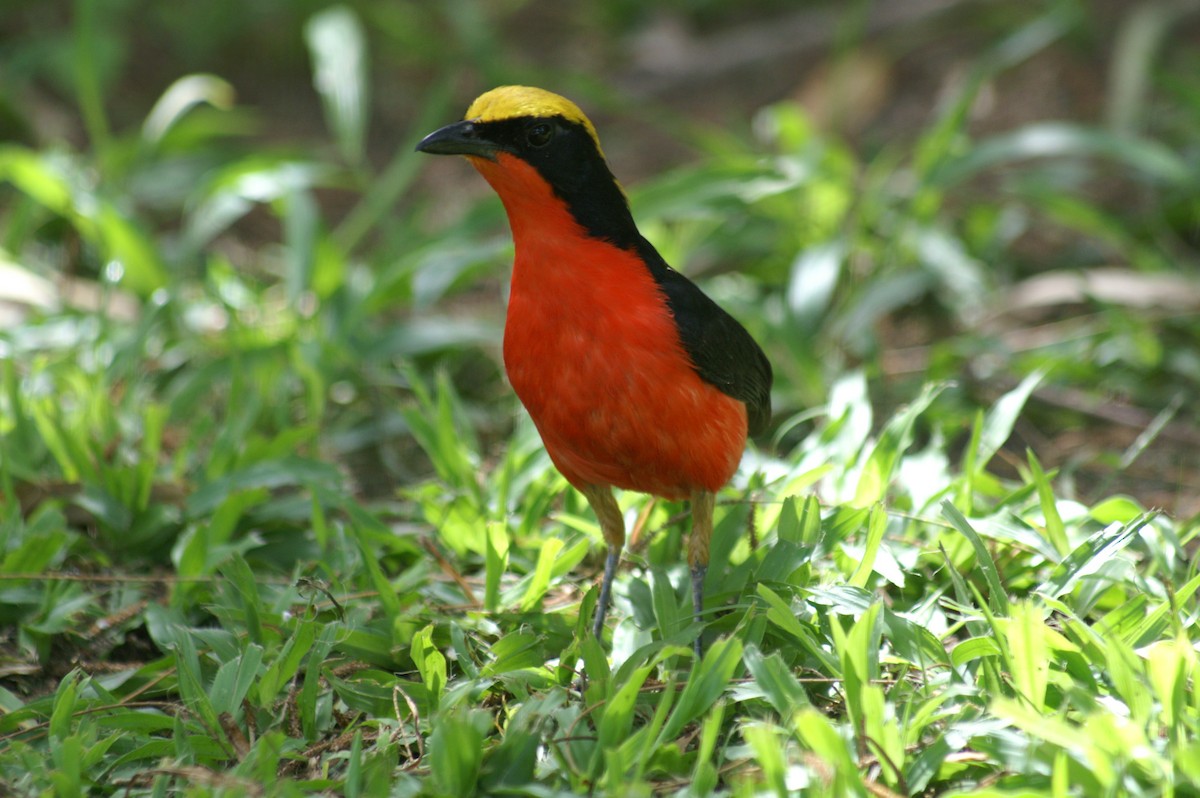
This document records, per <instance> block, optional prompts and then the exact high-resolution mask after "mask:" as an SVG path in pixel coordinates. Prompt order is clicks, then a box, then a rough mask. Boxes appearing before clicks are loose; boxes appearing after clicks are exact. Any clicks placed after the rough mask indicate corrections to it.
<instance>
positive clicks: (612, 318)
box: [470, 154, 747, 499]
mask: <svg viewBox="0 0 1200 798" xmlns="http://www.w3.org/2000/svg"><path fill="white" fill-rule="evenodd" d="M470 160H471V162H472V163H473V164H474V166H475V168H476V169H478V170H479V172H480V173H481V174H482V175H483V176H484V178H486V179H487V181H488V182H489V183H490V184H491V185H492V187H493V188H494V189H495V191H496V193H497V194H499V196H500V198H501V200H502V201H503V203H504V206H505V209H506V210H507V212H508V218H509V222H510V224H511V226H512V233H513V239H514V241H515V244H516V259H515V262H514V264H513V275H512V290H511V295H510V297H509V306H508V317H507V320H506V323H505V329H504V364H505V368H506V370H507V372H508V377H509V380H510V382H511V383H512V386H513V389H514V390H515V391H516V393H517V396H518V397H519V398H520V399H521V402H522V404H524V405H525V407H526V409H527V410H528V411H529V414H530V416H531V417H532V418H533V421H534V424H536V425H537V428H538V431H539V432H540V433H541V436H542V440H543V442H544V443H545V446H546V450H547V451H548V452H549V454H550V458H551V459H552V460H553V461H554V464H555V466H556V467H557V468H558V470H559V471H561V472H562V474H563V476H565V477H566V478H567V481H568V482H570V483H571V484H572V485H574V486H576V487H578V488H582V487H584V486H586V485H613V486H616V487H619V488H625V489H628V490H636V491H640V492H644V493H652V494H654V495H657V496H662V497H664V498H667V499H682V498H687V497H688V496H690V495H691V493H692V492H693V491H696V490H707V491H717V490H718V489H720V487H721V486H722V485H724V484H725V483H726V482H728V481H729V479H730V477H732V476H733V473H734V471H736V470H737V466H738V462H739V461H740V459H741V455H742V451H743V449H744V448H745V444H746V431H747V430H746V427H747V421H746V406H745V404H743V403H742V402H740V401H738V400H737V399H734V398H732V397H730V396H728V395H726V394H724V393H722V392H721V391H719V390H718V389H717V388H715V387H713V386H712V385H710V384H709V383H707V382H705V381H704V380H702V379H701V378H700V376H699V375H698V374H697V373H696V370H695V368H694V365H693V363H692V361H691V358H690V357H689V356H688V354H687V352H686V351H685V349H684V347H683V345H682V343H681V341H680V337H679V330H678V327H677V326H676V324H675V320H674V318H673V317H672V315H671V311H670V308H669V307H668V304H667V300H666V296H665V295H664V294H663V292H662V290H661V289H660V287H659V285H658V283H656V282H655V280H654V278H653V277H652V276H651V273H650V271H649V270H648V269H647V267H646V264H645V263H644V262H643V261H641V260H640V259H639V257H638V256H637V255H636V254H635V253H634V252H631V251H628V250H624V249H620V248H618V247H616V246H614V245H612V244H611V243H609V242H607V241H603V240H600V239H597V238H593V237H590V236H588V235H586V233H585V231H584V230H583V229H582V228H581V227H580V226H579V224H578V222H576V221H575V219H574V218H573V217H572V215H571V213H570V212H569V211H568V209H567V208H566V206H565V204H564V203H563V202H562V201H561V200H560V199H559V198H557V197H556V196H554V194H553V191H552V190H551V188H550V186H549V185H548V184H547V183H546V181H545V180H544V179H543V178H542V176H541V175H540V174H539V173H538V172H537V170H536V169H534V168H533V167H531V166H529V165H528V164H527V163H525V162H524V161H522V160H520V159H518V158H515V157H513V156H509V155H504V154H502V155H500V156H498V157H497V158H496V159H495V160H488V159H484V158H471V159H470Z"/></svg>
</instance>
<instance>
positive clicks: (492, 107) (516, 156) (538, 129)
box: [417, 86, 636, 244]
mask: <svg viewBox="0 0 1200 798" xmlns="http://www.w3.org/2000/svg"><path fill="white" fill-rule="evenodd" d="M417 150H419V151H420V152H427V153H430V154H433V155H465V156H466V157H467V159H468V160H470V161H471V164H472V165H473V166H474V167H475V168H476V169H477V170H479V172H480V173H481V174H482V175H483V176H484V177H485V178H486V179H487V181H488V182H489V183H491V184H492V187H493V188H495V189H496V192H497V193H498V194H499V195H500V198H501V199H502V200H503V201H504V204H505V207H506V208H507V209H508V212H509V218H510V220H512V221H513V223H514V232H515V230H516V226H517V225H518V224H519V223H520V221H521V220H522V219H530V220H535V219H537V218H538V217H539V216H541V215H543V214H545V213H547V212H550V211H551V202H550V198H551V197H553V198H554V202H555V204H557V203H561V207H562V209H563V210H564V211H568V212H569V213H570V216H571V217H573V218H574V219H575V221H576V222H577V223H578V224H580V225H581V226H582V227H583V228H584V229H585V230H586V231H587V232H588V233H589V234H591V235H594V236H597V237H600V238H605V239H608V240H612V241H615V242H618V243H621V244H625V243H626V242H628V241H630V240H632V237H633V236H635V235H636V229H635V228H634V226H633V220H632V218H631V217H630V216H629V203H628V200H627V199H626V197H625V193H624V191H623V190H622V188H621V186H620V184H618V183H617V181H616V178H614V177H613V175H612V172H611V171H609V168H608V163H607V162H606V161H605V159H604V152H603V150H601V149H600V138H599V136H597V135H596V128H595V127H594V126H593V125H592V123H591V121H590V120H589V119H588V118H587V117H586V116H585V115H584V113H583V111H581V110H580V109H579V106H578V105H576V104H575V103H573V102H571V101H570V100H568V99H567V98H565V97H561V96H559V95H557V94H554V93H552V92H549V91H546V90H545V89H537V88H533V87H531V86H501V87H499V88H496V89H492V90H491V91H489V92H486V93H485V94H482V95H480V96H479V97H478V98H477V99H476V100H475V102H473V103H471V107H470V108H468V109H467V113H466V117H465V118H464V119H463V120H462V121H461V122H454V123H453V124H449V125H446V126H445V127H443V128H439V129H438V130H435V131H433V132H432V133H430V134H429V135H428V136H426V137H425V138H424V139H422V141H421V143H420V144H418V145H417Z"/></svg>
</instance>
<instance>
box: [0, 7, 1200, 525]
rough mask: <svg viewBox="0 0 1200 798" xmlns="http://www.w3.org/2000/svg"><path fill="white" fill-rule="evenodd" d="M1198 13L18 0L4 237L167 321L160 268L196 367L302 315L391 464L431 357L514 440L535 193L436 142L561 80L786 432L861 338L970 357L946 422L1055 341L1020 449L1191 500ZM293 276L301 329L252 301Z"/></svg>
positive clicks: (5, 103)
mask: <svg viewBox="0 0 1200 798" xmlns="http://www.w3.org/2000/svg"><path fill="white" fill-rule="evenodd" d="M331 9H332V10H331ZM1195 25H1196V19H1195V8H1194V6H1193V5H1192V4H1189V3H1166V2H1163V3H1153V2H1148V3H1135V4H1129V3H1125V2H1103V1H1102V0H1097V1H1096V2H1083V1H1082V0H1080V1H1074V0H1055V1H1054V2H1038V3H1012V2H994V1H993V2H986V1H983V0H960V1H959V2H949V1H944V2H932V1H928V0H927V1H925V2H920V1H917V0H914V1H913V2H905V3H896V4H885V5H878V4H872V3H866V2H863V3H856V4H851V5H850V6H848V7H843V6H842V5H840V4H832V3H821V2H809V3H776V2H759V3H751V4H730V3H721V2H684V1H683V0H679V2H665V3H657V4H651V5H646V4H636V3H623V2H610V3H598V4H591V5H589V6H587V7H581V8H562V7H559V6H558V5H556V4H552V3H541V2H493V3H484V2H468V0H455V1H454V2H451V3H445V4H426V3H412V2H387V3H379V2H359V3H352V4H348V5H346V6H338V7H336V8H333V7H331V6H330V5H329V4H327V3H319V2H286V3H285V2H278V3H273V2H255V3H234V2H228V3H225V2H219V3H216V4H205V5H203V6H190V7H189V6H185V7H166V6H161V5H160V4H154V3H144V2H137V1H136V0H117V1H115V2H109V3H103V4H98V3H89V2H77V3H74V4H70V3H43V2H32V0H12V2H10V3H9V4H8V5H7V8H6V11H5V14H4V16H3V18H2V19H0V26H2V28H0V31H2V33H3V41H4V44H3V49H2V50H0V87H2V88H0V91H2V93H0V104H2V108H0V119H2V122H0V133H2V134H3V137H4V138H5V139H7V140H9V141H10V142H13V143H16V144H19V145H20V146H21V147H28V148H31V149H14V148H12V147H10V148H9V149H8V150H7V157H6V161H5V164H4V172H3V173H2V176H3V177H4V178H5V182H6V184H7V187H6V188H5V189H4V191H5V194H6V197H5V208H6V213H5V231H4V232H5V239H4V244H5V251H6V252H7V257H8V258H9V259H10V260H11V261H13V263H12V264H11V265H13V266H16V267H19V268H21V269H22V270H24V271H25V272H26V273H27V274H31V275H35V276H36V277H37V278H42V279H47V280H49V281H50V282H51V283H53V285H51V286H46V287H45V291H46V293H45V295H43V296H42V297H41V298H42V300H44V301H46V302H63V301H65V302H66V303H67V304H74V305H76V306H78V304H79V302H82V301H91V302H92V305H93V306H94V305H95V303H96V302H99V301H104V302H108V303H110V305H111V311H110V313H109V318H110V319H115V318H117V317H118V314H120V313H122V312H124V313H126V314H127V316H128V317H129V318H132V317H134V316H136V317H138V318H141V319H143V321H144V320H145V319H146V318H148V317H147V315H146V314H145V313H144V312H141V311H143V310H144V308H142V307H140V303H142V302H144V301H146V300H149V299H150V298H151V297H154V298H155V301H154V302H153V303H151V305H150V306H149V307H153V308H158V309H159V310H158V311H157V313H159V314H160V315H162V314H164V313H165V314H166V315H168V316H171V317H172V318H173V320H174V321H175V322H178V323H182V324H185V325H187V326H188V328H189V330H190V332H191V335H188V336H181V337H180V338H179V340H176V341H173V342H172V346H173V347H175V348H178V349H180V350H181V351H179V352H176V353H175V355H176V359H177V360H178V359H179V358H184V357H186V358H192V357H201V358H219V357H220V356H221V355H222V352H221V350H222V348H223V347H228V346H230V345H231V344H232V341H233V337H232V335H231V325H232V327H234V328H236V327H237V326H238V325H239V324H243V323H244V324H246V325H247V327H248V329H247V330H245V331H244V332H246V333H247V334H252V335H255V336H261V337H263V339H264V340H263V341H262V343H263V344H264V345H268V344H277V345H284V344H287V345H300V344H304V350H305V352H306V354H305V357H307V358H310V361H309V366H310V367H311V368H312V369H313V370H314V371H315V372H316V373H319V374H320V375H322V376H323V377H325V378H328V380H329V384H328V386H324V387H323V389H322V390H321V391H320V392H319V393H320V396H312V395H310V396H309V397H308V402H309V404H310V405H311V404H312V403H314V402H316V403H320V404H322V405H324V404H329V405H331V406H329V407H322V408H321V413H322V414H328V422H329V423H328V424H326V423H325V419H324V418H322V419H321V420H320V422H319V426H321V427H322V428H323V432H322V434H321V435H320V436H317V437H314V438H313V440H312V443H313V444H314V445H319V446H321V447H332V450H333V454H334V455H335V456H337V457H339V458H345V459H346V460H347V462H353V463H359V465H357V466H355V473H356V474H357V475H358V477H359V479H360V481H361V483H362V487H363V489H364V490H365V491H367V492H368V493H370V494H372V495H381V494H384V493H388V492H389V491H391V489H392V488H393V487H394V486H395V485H396V484H400V483H404V482H405V481H407V480H411V479H412V478H413V477H414V476H416V475H418V474H421V473H423V472H425V471H426V470H427V468H428V465H427V464H423V463H422V462H421V461H420V457H419V456H417V454H416V452H415V451H414V450H413V448H412V447H411V444H410V442H409V441H408V437H409V436H407V435H406V434H405V432H404V429H403V428H404V424H403V422H402V419H401V410H400V407H401V406H402V405H403V403H404V402H403V396H402V395H403V392H404V386H403V378H402V377H401V376H400V375H401V374H402V373H403V370H402V369H400V368H397V362H398V361H401V360H402V361H404V362H406V363H408V362H412V363H417V364H419V367H421V368H424V369H429V368H434V367H435V365H436V367H437V368H441V369H443V370H446V371H447V372H448V373H449V374H450V375H451V376H452V379H453V381H454V383H455V385H456V386H458V388H459V389H460V390H461V391H462V393H463V395H464V397H465V398H466V399H467V400H468V401H469V402H470V403H471V404H472V405H473V406H476V408H477V410H478V415H477V416H476V423H477V424H478V427H479V430H480V432H481V434H483V435H484V436H485V437H487V438H488V439H489V440H490V439H493V438H501V437H504V436H505V435H506V434H507V431H508V429H509V427H510V425H511V423H512V417H513V415H514V408H513V406H512V401H511V400H510V399H509V398H508V396H507V393H506V391H505V389H504V388H503V387H502V386H501V379H500V376H501V375H500V372H499V370H498V369H497V367H496V347H495V342H496V340H497V337H498V333H497V331H496V329H497V325H498V324H499V320H500V318H501V315H500V314H501V307H502V302H501V300H500V297H501V288H502V285H503V283H504V279H505V274H504V263H505V260H506V259H507V257H508V253H507V245H506V243H505V241H504V235H503V234H504V228H503V222H502V221H501V219H502V217H501V215H500V213H499V210H498V208H497V206H496V204H495V203H492V202H489V201H487V199H486V196H485V193H486V192H485V189H484V187H483V186H482V185H481V184H480V181H478V180H476V179H475V178H474V175H473V174H471V173H469V170H467V169H464V168H463V167H462V165H461V164H459V163H455V162H437V163H426V162H424V161H419V160H418V159H416V158H415V157H414V156H413V155H412V153H411V145H412V143H413V141H414V140H415V139H416V138H417V137H418V136H419V135H420V134H421V133H422V132H424V131H426V130H427V129H430V128H431V127H433V126H436V125H437V124H440V123H442V122H444V121H446V120H447V119H452V118H455V117H456V116H457V115H458V114H459V113H460V112H461V109H462V108H463V107H465V105H466V104H467V103H468V102H469V100H470V99H471V98H472V97H473V96H474V95H475V94H477V93H479V92H480V91H482V90H484V89H486V88H488V87H490V86H492V85H496V84H501V83H508V82H525V83H532V84H536V85H544V86H548V87H550V88H553V89H555V90H558V91H560V92H562V93H565V94H568V95H570V96H572V97H574V98H576V99H577V100H578V101H580V102H581V103H582V104H583V105H584V106H585V107H586V108H587V109H588V110H589V112H590V113H592V115H593V117H594V118H595V121H597V123H598V124H599V126H600V129H601V130H602V131H603V133H604V141H605V145H606V151H607V152H608V154H609V157H610V160H611V161H612V163H613V166H614V169H615V170H616V172H617V173H618V175H619V176H621V177H622V179H623V180H624V181H625V182H626V183H627V184H628V185H629V186H630V188H631V189H632V190H633V197H634V202H635V211H636V212H637V214H638V216H639V217H640V218H641V219H642V220H643V223H644V224H645V225H646V226H647V227H648V230H649V232H650V234H651V237H652V238H653V239H654V240H655V242H656V243H657V244H658V245H659V246H660V247H661V248H663V249H664V250H665V251H666V252H667V253H668V255H669V259H671V260H673V262H675V263H676V264H677V265H678V266H679V267H681V268H683V269H684V270H685V271H687V272H688V273H690V274H692V275H694V276H696V277H698V278H699V279H701V280H702V281H704V282H706V283H707V284H708V285H709V287H710V290H712V291H713V292H714V293H716V294H717V295H718V296H719V298H721V299H722V300H723V301H725V302H727V303H728V304H730V305H731V306H732V308H733V309H734V310H735V311H736V312H737V314H738V315H739V316H740V317H742V318H744V319H746V320H747V322H748V323H749V325H750V326H751V327H752V329H753V330H754V332H755V333H756V334H758V335H759V336H761V337H763V338H764V339H766V343H767V346H768V350H769V352H770V353H771V355H772V357H773V359H774V361H775V362H776V367H777V370H778V371H779V373H780V377H781V382H780V390H779V391H778V400H777V403H778V404H779V406H780V412H779V414H778V418H779V419H780V421H781V422H782V424H781V426H782V427H784V428H785V429H784V430H783V431H782V432H781V438H780V444H781V446H782V448H783V450H786V449H787V447H788V445H789V442H791V444H793V445H794V443H795V441H796V440H798V439H799V437H800V435H801V434H802V433H803V432H804V431H805V430H806V429H807V428H806V427H805V422H803V421H800V422H798V423H797V424H796V425H793V424H790V423H788V419H790V418H793V417H795V416H796V414H798V413H803V411H805V410H806V409H809V408H813V407H816V406H818V405H820V404H821V403H822V402H823V401H824V398H825V397H826V395H827V393H828V387H829V385H830V384H831V383H832V381H833V380H834V379H835V378H836V377H837V376H838V375H839V374H841V373H844V372H845V371H846V370H847V369H851V368H856V369H863V370H864V371H865V372H866V373H867V374H868V375H869V377H870V380H871V383H872V396H873V397H874V398H875V401H877V402H878V403H880V405H881V406H882V407H884V408H887V407H892V406H895V405H897V404H899V403H900V402H903V401H905V400H906V399H907V398H910V397H911V396H912V395H913V393H914V391H915V388H916V387H917V386H919V385H920V383H921V382H922V381H924V380H926V379H930V378H933V379H950V380H953V381H954V382H955V386H954V387H953V388H952V389H951V390H949V391H948V392H946V393H945V394H944V395H943V396H942V397H941V398H940V399H939V402H940V403H941V404H942V405H944V406H945V408H946V414H945V415H944V416H943V418H944V419H945V427H946V428H945V429H942V430H929V431H927V432H928V434H931V435H932V434H943V435H945V436H946V437H947V439H948V440H949V441H950V442H951V443H953V441H954V440H955V439H961V437H962V435H964V434H965V430H966V428H967V426H969V422H970V407H971V406H972V405H973V404H977V403H979V402H985V401H987V400H988V399H990V398H991V399H994V398H995V397H996V396H998V395H999V393H1002V392H1003V391H1004V390H1007V389H1008V388H1010V387H1011V386H1012V385H1013V384H1015V382H1016V381H1018V380H1019V379H1020V378H1021V377H1022V376H1023V375H1024V374H1027V373H1030V372H1032V371H1034V370H1036V369H1044V370H1046V372H1047V377H1046V379H1045V380H1044V382H1043V383H1042V385H1041V386H1040V387H1039V388H1038V389H1037V390H1035V391H1034V399H1035V401H1034V403H1033V404H1032V406H1031V409H1030V412H1029V413H1028V415H1027V416H1026V417H1025V418H1023V420H1022V422H1021V424H1020V426H1019V429H1018V437H1017V439H1015V440H1014V442H1013V443H1012V444H1011V445H1010V448H1012V449H1013V451H1015V452H1016V453H1017V459H1018V460H1023V456H1022V455H1021V454H1020V453H1021V452H1022V451H1023V449H1024V448H1025V447H1026V446H1032V447H1033V448H1035V449H1036V450H1037V451H1038V452H1039V453H1040V454H1041V456H1042V457H1043V458H1044V459H1045V460H1047V461H1048V462H1049V463H1051V464H1053V465H1055V466H1061V467H1063V469H1064V475H1065V476H1067V477H1068V478H1069V479H1071V480H1073V481H1075V484H1077V490H1079V491H1080V492H1082V493H1084V494H1088V493H1089V492H1095V491H1097V490H1113V489H1119V490H1124V491H1129V492H1132V493H1134V494H1136V495H1139V496H1141V497H1143V498H1144V500H1145V501H1146V502H1147V503H1149V504H1156V505H1161V506H1164V507H1166V508H1169V509H1172V510H1176V511H1179V512H1183V513H1185V514H1189V513H1191V512H1195V511H1196V510H1197V506H1196V504H1195V501H1194V499H1191V498H1188V497H1189V496H1191V495H1193V494H1194V490H1191V488H1194V487H1196V475H1195V470H1194V468H1193V465H1192V459H1193V458H1191V456H1190V452H1191V451H1192V449H1193V447H1194V446H1195V445H1196V444H1197V442H1198V441H1197V433H1196V432H1195V420H1196V418H1195V412H1196V411H1195V403H1194V402H1192V401H1190V400H1189V398H1190V396H1192V395H1193V394H1194V392H1195V389H1196V381H1197V378H1198V375H1200V358H1198V356H1197V351H1196V350H1197V347H1196V326H1195V323H1194V318H1195V311H1196V307H1197V289H1196V283H1195V277H1196V268H1197V257H1196V248H1197V243H1198V239H1200V228H1198V226H1197V219H1198V217H1200V207H1198V204H1197V203H1198V200H1197V196H1198V195H1197V191H1196V186H1197V165H1196V152H1195V147H1196V145H1195V142H1196V140H1197V136H1196V132H1197V128H1198V126H1200V119H1198V114H1200V110H1198V109H1197V102H1196V97H1197V92H1198V90H1200V86H1198V85H1197V78H1196V77H1195V74H1196V70H1195V69H1194V68H1193V67H1194V66H1195V63H1194V60H1195V55H1194V53H1193V49H1194V48H1193V47H1191V45H1192V44H1193V43H1194V36H1195ZM347 48H351V49H354V50H355V51H356V56H355V57H356V59H357V60H355V61H354V63H353V65H352V66H350V67H346V66H345V65H344V63H341V62H342V61H344V60H345V59H339V58H338V55H337V54H338V53H339V52H340V53H344V52H345V51H346V49H347ZM322 52H325V53H326V54H327V56H328V58H327V60H328V61H329V65H328V69H327V70H326V71H324V72H323V71H322V65H321V63H320V59H321V58H322V56H321V53H322ZM334 61H338V62H339V64H340V65H334V64H333V62H334ZM339 69H341V70H342V72H340V73H339V72H338V70H339ZM347 70H348V72H347ZM35 152H36V153H37V156H36V157H35V156H34V155H33V153H35ZM450 225H455V226H454V227H453V228H452V231H451V232H449V233H448V232H447V230H449V229H451V228H450V227H449V226H450ZM114 264H115V265H114ZM106 265H107V266H112V269H110V271H111V270H115V271H117V272H119V274H106ZM114 277H115V278H117V279H112V278H114ZM19 282H20V281H17V282H15V283H12V285H13V286H14V287H13V288H12V289H11V291H12V292H15V293H18V294H19V289H18V288H17V287H16V286H17V284H19ZM29 290H34V289H32V288H30V289H29ZM72 292H76V293H79V294H80V295H81V296H80V297H77V298H76V300H72V299H71V297H72V295H73V294H72ZM93 295H94V296H93ZM84 297H91V299H90V300H85V299H84ZM260 299H263V300H265V307H268V308H270V309H269V311H268V313H269V315H270V316H271V321H272V323H271V324H270V325H265V326H264V325H262V324H258V323H256V321H255V320H254V319H247V318H245V316H246V314H253V313H258V312H262V309H263V307H264V302H260V301H259V300H260ZM10 300H11V302H13V303H15V304H16V305H17V306H18V307H20V306H22V303H23V297H21V296H19V295H18V296H14V297H11V298H10ZM24 315H25V314H24V313H18V314H17V315H16V316H14V319H21V318H23V317H24ZM10 327H11V325H10ZM33 328H36V324H35V325H33V327H32V328H31V329H33ZM29 334H32V333H29ZM21 337H22V335H17V336H16V338H17V339H20V338H21ZM44 337H45V336H44V334H43V335H42V338H41V339H40V340H44ZM59 340H60V341H61V340H63V339H62V338H59ZM14 346H16V347H17V348H21V343H20V342H19V340H17V341H15V342H14ZM224 354H226V355H227V354H228V352H225V353H224ZM142 360H143V362H141V363H140V364H139V366H138V368H139V369H140V370H142V371H150V372H153V373H152V374H151V375H143V377H144V378H153V379H156V380H168V381H169V380H171V379H173V378H177V377H178V373H175V374H172V372H171V370H170V369H162V368H155V367H154V364H153V363H152V362H151V361H149V360H147V359H142ZM330 386H332V387H336V388H337V390H336V391H329V390H325V389H324V388H328V387H330ZM212 388H213V386H211V385H210V386H207V387H205V388H204V389H199V388H197V389H196V390H194V393H195V394H196V396H197V397H198V398H199V397H200V396H202V395H203V394H204V393H205V391H206V390H211V389H212ZM312 388H313V386H309V390H310V391H311V390H312ZM276 390H277V391H278V392H280V393H281V394H282V396H287V397H291V398H298V394H299V393H303V391H304V389H303V388H301V387H299V386H293V387H291V388H289V387H288V386H287V385H286V383H284V384H280V385H279V386H278V388H277V389H276ZM329 399H333V401H332V402H327V401H326V400H329ZM287 406H288V405H287V403H286V402H284V403H276V404H275V405H274V407H272V408H265V407H264V408H263V410H262V412H272V413H278V414H283V416H287V418H284V417H281V418H280V419H279V422H280V424H285V423H290V422H291V421H294V420H297V419H296V417H295V416H291V415H289V414H288V413H287V411H286V410H282V409H281V408H286V407H287ZM485 408H486V409H485ZM1164 412H1165V415H1162V414H1163V413H1164ZM180 420H181V419H173V421H176V422H178V421H180ZM299 420H300V421H308V422H313V423H315V422H314V420H313V419H311V418H309V419H304V418H300V419H299ZM1151 427H1153V428H1154V429H1155V431H1156V434H1155V435H1154V436H1153V440H1143V439H1142V438H1139V436H1141V435H1142V433H1144V432H1145V431H1146V430H1147V429H1148V428H1151ZM318 438H319V440H318ZM487 448H488V447H485V449H487Z"/></svg>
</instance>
